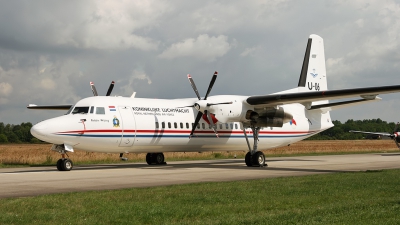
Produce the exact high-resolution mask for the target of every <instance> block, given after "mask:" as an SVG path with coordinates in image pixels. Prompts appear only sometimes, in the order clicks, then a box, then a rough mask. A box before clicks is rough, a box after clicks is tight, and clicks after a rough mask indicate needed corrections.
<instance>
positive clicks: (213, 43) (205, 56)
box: [159, 34, 231, 61]
mask: <svg viewBox="0 0 400 225" xmlns="http://www.w3.org/2000/svg"><path fill="white" fill-rule="evenodd" d="M230 48H231V45H230V44H229V43H228V37H227V36H225V35H219V36H217V37H215V36H213V37H210V36H208V34H201V35H199V36H198V37H197V38H196V39H194V38H188V39H186V40H183V41H182V42H179V43H175V44H172V45H171V46H170V47H169V48H168V49H166V50H165V51H164V52H162V53H161V54H160V55H159V57H160V58H165V59H174V58H179V57H191V58H197V59H200V60H206V61H214V60H215V59H216V58H218V57H221V56H223V55H225V54H226V53H227V52H228V51H229V49H230Z"/></svg>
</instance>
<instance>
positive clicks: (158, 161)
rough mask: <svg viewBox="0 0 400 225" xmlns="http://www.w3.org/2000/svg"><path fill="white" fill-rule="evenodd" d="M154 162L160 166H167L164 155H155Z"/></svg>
mask: <svg viewBox="0 0 400 225" xmlns="http://www.w3.org/2000/svg"><path fill="white" fill-rule="evenodd" d="M154 162H155V163H156V164H158V165H161V164H165V162H164V154H162V153H155V157H154Z"/></svg>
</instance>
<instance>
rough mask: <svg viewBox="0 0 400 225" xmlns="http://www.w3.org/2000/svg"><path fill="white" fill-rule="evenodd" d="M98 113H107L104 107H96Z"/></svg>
mask: <svg viewBox="0 0 400 225" xmlns="http://www.w3.org/2000/svg"><path fill="white" fill-rule="evenodd" d="M96 114H106V111H105V110H104V107H96Z"/></svg>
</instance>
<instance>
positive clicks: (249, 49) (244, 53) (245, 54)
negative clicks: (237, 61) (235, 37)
mask: <svg viewBox="0 0 400 225" xmlns="http://www.w3.org/2000/svg"><path fill="white" fill-rule="evenodd" d="M255 50H256V48H255V47H253V48H246V49H245V50H244V51H243V52H242V53H240V56H243V57H245V56H248V55H252V54H253V53H254V51H255Z"/></svg>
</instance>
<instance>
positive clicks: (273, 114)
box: [246, 108, 293, 127]
mask: <svg viewBox="0 0 400 225" xmlns="http://www.w3.org/2000/svg"><path fill="white" fill-rule="evenodd" d="M246 119H247V120H250V123H251V125H254V126H257V127H282V126H283V124H284V123H287V122H289V121H291V120H292V119H293V116H292V115H291V114H290V113H286V112H285V110H284V109H283V108H278V109H275V108H271V109H268V110H266V111H265V112H263V113H262V115H260V114H259V113H257V112H255V111H252V110H248V111H247V113H246Z"/></svg>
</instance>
